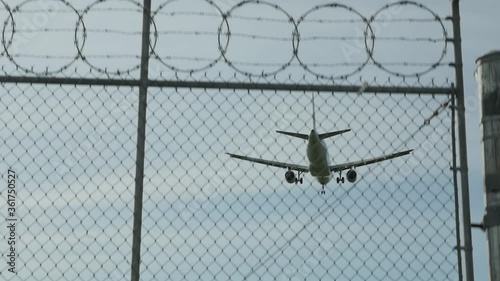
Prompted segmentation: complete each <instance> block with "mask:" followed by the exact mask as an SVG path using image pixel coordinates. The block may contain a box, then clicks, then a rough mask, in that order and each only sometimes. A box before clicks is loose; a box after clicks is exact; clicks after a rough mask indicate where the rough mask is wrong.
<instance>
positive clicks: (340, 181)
mask: <svg viewBox="0 0 500 281" xmlns="http://www.w3.org/2000/svg"><path fill="white" fill-rule="evenodd" d="M344 182H345V179H344V177H343V176H342V171H340V172H339V176H338V177H337V183H344Z"/></svg>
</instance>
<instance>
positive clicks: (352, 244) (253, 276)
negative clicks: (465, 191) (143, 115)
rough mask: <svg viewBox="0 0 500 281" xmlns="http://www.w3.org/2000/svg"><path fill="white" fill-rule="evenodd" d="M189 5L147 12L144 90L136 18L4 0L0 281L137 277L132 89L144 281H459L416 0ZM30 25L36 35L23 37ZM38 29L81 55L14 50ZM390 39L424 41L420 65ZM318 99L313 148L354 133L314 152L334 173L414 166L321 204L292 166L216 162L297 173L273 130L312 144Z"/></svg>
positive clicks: (310, 180) (329, 193) (134, 5)
mask: <svg viewBox="0 0 500 281" xmlns="http://www.w3.org/2000/svg"><path fill="white" fill-rule="evenodd" d="M188 2H193V3H194V2H199V3H198V4H200V5H199V6H193V5H185V4H183V3H185V2H182V1H166V2H164V3H156V6H153V7H152V11H151V16H152V17H151V20H152V23H151V25H150V28H151V36H150V37H149V39H144V38H143V39H142V40H150V42H149V44H147V45H149V46H150V50H149V51H150V55H151V58H150V68H149V71H150V74H149V77H150V78H149V79H150V80H147V81H144V80H138V79H139V69H140V66H141V56H140V48H137V49H134V48H136V47H139V46H140V42H141V35H142V32H141V31H140V28H139V27H140V26H141V22H140V21H141V20H142V9H143V6H142V3H140V2H137V1H128V0H127V1H111V0H109V1H96V2H88V3H87V2H85V1H82V2H78V4H76V3H70V2H67V1H61V0H58V1H55V0H54V1H25V2H19V3H18V4H15V5H14V4H11V3H10V2H9V4H7V3H6V2H4V1H2V4H3V6H4V7H5V9H4V10H2V12H3V13H2V14H1V16H2V17H3V18H2V19H3V22H4V28H3V41H2V42H3V45H4V47H5V48H4V49H5V51H4V52H3V53H2V57H1V60H2V61H3V62H5V63H4V65H3V66H2V70H3V72H4V75H3V77H0V79H1V81H2V84H1V87H0V91H1V102H0V116H1V120H2V123H3V126H2V128H0V141H1V142H0V143H2V149H1V151H0V155H1V157H2V162H1V164H0V171H4V172H5V174H7V171H8V170H12V171H14V172H15V173H16V175H17V180H16V185H15V190H16V195H15V215H14V216H10V217H9V213H8V212H7V208H8V207H9V206H11V205H9V203H8V197H7V191H8V190H9V189H13V188H10V185H9V188H7V189H2V190H5V192H2V194H5V195H4V196H3V197H5V198H2V203H1V205H0V206H2V209H1V211H0V212H2V216H6V218H7V219H9V218H10V219H12V218H13V219H15V220H14V221H15V225H16V228H15V231H14V233H15V235H14V240H15V251H14V252H15V253H16V258H15V273H12V272H9V268H11V265H9V264H8V263H7V262H8V261H9V258H8V257H7V255H4V256H5V257H6V262H2V263H0V271H1V272H2V273H1V274H2V276H4V277H8V278H11V280H12V278H14V279H13V280H47V279H50V280H116V281H117V280H129V279H130V275H131V273H132V272H131V265H132V256H133V250H132V244H133V241H132V240H133V233H136V232H134V231H133V229H134V203H137V202H135V200H136V198H134V195H136V194H135V191H134V188H135V187H136V185H137V182H136V168H137V161H139V159H137V156H140V155H139V154H140V153H139V154H136V153H137V149H138V147H137V146H138V144H137V138H138V129H140V128H139V127H140V124H141V120H140V118H139V123H138V108H140V106H139V105H140V103H141V102H143V101H141V100H140V95H139V92H140V89H141V88H142V89H143V90H144V89H147V119H146V123H145V125H146V134H145V154H144V178H143V186H144V187H143V200H142V201H141V202H140V203H141V204H140V206H141V209H142V222H141V225H139V228H140V229H142V234H141V236H140V241H141V242H140V246H141V251H140V276H141V280H368V279H369V280H373V279H374V280H386V279H389V280H457V279H460V278H461V272H460V264H461V261H460V255H459V252H457V251H456V246H457V243H460V242H459V240H458V242H457V236H458V235H459V234H460V231H459V230H458V229H457V221H458V218H457V213H456V210H457V209H456V208H457V204H456V196H457V192H456V182H455V181H454V179H453V172H454V171H453V169H450V168H451V167H452V162H453V160H454V159H453V155H454V152H453V147H452V143H453V139H452V137H453V126H452V122H454V120H453V116H454V114H453V113H454V107H453V106H451V105H452V102H454V101H453V98H452V93H453V91H454V90H453V85H452V84H451V82H450V81H449V79H448V78H447V77H448V76H450V73H449V69H448V68H447V67H448V64H449V62H448V61H449V60H451V59H450V57H449V54H448V53H447V44H448V40H447V31H446V30H447V24H446V19H445V18H444V17H440V16H439V13H438V12H434V9H432V10H431V9H429V8H427V7H425V6H422V5H421V4H419V3H415V2H409V1H403V2H398V3H395V4H394V3H393V4H389V5H386V6H381V5H378V6H376V7H375V6H374V7H371V6H370V7H366V9H369V10H363V9H362V8H360V9H359V10H357V9H354V8H352V7H350V6H346V5H343V4H338V3H327V2H321V3H318V4H316V5H311V4H309V5H307V6H304V4H299V3H290V4H286V5H285V4H280V5H278V4H277V2H269V3H268V2H264V1H243V2H238V3H236V2H235V3H228V2H229V1H188ZM40 3H43V4H44V5H45V6H43V7H42V8H40V6H39V5H40ZM354 4H355V3H354ZM354 4H353V6H354ZM9 5H10V6H9ZM37 5H38V6H37ZM79 5H80V6H79ZM172 6H174V7H172ZM195 7H196V8H195ZM200 7H201V8H200ZM37 9H38V10H41V11H45V12H46V13H45V15H47V19H48V21H47V24H46V25H38V26H37V27H36V28H32V27H31V26H29V25H26V24H25V25H24V26H23V24H22V22H23V21H22V19H24V17H28V18H30V17H31V15H37V13H38V12H37ZM374 10H375V11H376V12H375V13H373V11H374ZM437 10H439V7H437ZM369 11H371V12H369ZM52 15H54V16H52ZM103 15H104V17H108V18H114V19H117V22H113V21H111V22H112V23H108V22H106V21H103V20H102V18H103ZM124 15H128V16H127V18H126V20H125V21H123V20H124V18H123V17H120V16H124ZM58 16H61V18H60V19H58V20H54V18H56V17H58ZM34 18H35V16H33V19H34ZM179 18H181V19H179ZM186 18H187V19H186ZM199 19H201V20H199ZM52 20H54V21H56V22H55V26H56V27H54V26H53V25H52V23H51V21H52ZM93 20H94V21H93ZM61 21H62V22H64V21H67V22H69V23H72V24H68V25H62V23H61ZM124 22H126V23H127V24H123V23H124ZM20 23H21V24H20ZM182 24H185V25H182ZM412 24H423V26H419V27H417V28H416V29H414V30H415V32H412V33H411V34H403V35H401V36H399V35H398V34H397V32H398V31H401V30H404V28H408V27H407V26H406V25H412ZM108 25H110V26H108ZM269 25H270V26H269ZM346 25H348V26H349V27H346ZM402 25H403V27H401V26H402ZM332 26H334V27H335V28H336V29H335V31H332V32H331V33H330V31H329V30H330V28H331V27H332ZM430 26H432V27H433V28H430ZM203 27H207V28H205V29H204V28H203ZM350 31H352V32H350ZM37 32H38V33H40V34H42V35H41V36H54V38H55V39H57V40H61V38H60V37H61V36H63V37H64V35H68V34H69V35H71V34H73V35H74V36H73V37H71V36H70V37H71V40H70V41H69V42H70V43H69V44H70V45H71V44H74V47H67V46H66V47H60V46H55V45H50V44H49V45H48V46H49V47H50V46H52V47H53V48H54V49H51V48H45V47H47V46H45V45H44V47H42V48H40V49H41V50H42V51H41V53H33V52H31V51H33V50H34V49H30V51H27V50H28V49H29V48H33V45H29V44H28V43H22V42H24V41H22V40H21V41H19V40H20V39H16V36H17V38H24V39H28V41H30V40H37V37H36V36H35V37H36V38H30V37H29V36H30V35H29V34H34V33H37ZM267 32H269V33H267ZM384 32H385V33H388V34H390V36H389V35H384ZM350 33H354V34H355V35H354V36H352V35H349V34H350ZM406 33H409V32H407V31H406ZM410 35H412V36H410ZM435 35H436V36H438V37H436V36H435ZM439 36H440V37H439ZM122 37H123V38H126V40H129V41H118V40H117V42H112V41H114V40H115V39H116V38H122ZM9 38H10V39H9ZM123 38H122V39H123ZM131 38H133V39H131ZM45 39H46V38H45ZM92 40H94V41H92ZM377 40H378V41H377ZM54 41H56V40H54ZM30 42H31V41H30ZM57 42H59V41H57ZM61 42H62V41H61ZM92 42H93V43H92ZM96 42H98V43H99V44H97V43H96ZM128 42H132V43H133V46H131V47H130V46H129V44H128ZM172 42H175V44H172ZM360 42H361V45H360ZM388 42H389V43H390V42H396V43H398V44H400V46H399V47H400V48H402V50H406V48H409V47H408V46H410V45H411V44H416V45H413V46H412V47H411V48H413V50H414V51H415V54H414V57H409V55H408V54H403V53H404V52H403V53H401V54H399V53H398V54H396V53H393V52H391V51H390V50H387V49H386V48H385V47H380V46H384V44H387V43H388ZM146 43H148V42H146ZM92 44H95V45H92ZM108 44H109V45H108ZM170 44H172V46H171V45H170ZM248 44H254V45H251V46H246V45H248ZM421 44H424V45H426V44H427V45H426V48H427V49H425V51H422V52H421V53H419V54H416V53H417V51H420V50H421V48H423V47H422V45H421ZM124 46H126V47H124ZM432 46H434V47H435V46H437V49H434V50H437V52H436V53H435V55H437V57H436V58H435V60H429V57H432V56H429V52H430V51H429V50H431V49H432V48H431V47H432ZM333 47H335V48H338V50H340V52H342V50H344V51H345V52H344V53H342V55H341V56H339V57H340V59H339V60H336V58H337V57H332V56H331V52H330V49H329V48H333ZM26 48H27V49H26ZM113 48H114V49H113ZM120 48H123V50H124V51H123V52H121V49H120ZM35 49H36V48H35ZM59 49H61V50H64V52H60V51H58V50H59ZM71 50H75V54H73V55H72V54H66V53H65V52H70V51H71ZM115 50H117V51H116V52H115ZM263 50H265V51H263ZM285 50H286V52H285ZM36 51H38V49H36ZM50 52H55V54H52V53H51V54H47V53H50ZM184 52H185V53H184ZM163 53H165V55H164V54H163ZM44 54H45V55H44ZM315 54H316V55H315ZM392 55H393V56H392ZM420 56H422V57H426V59H427V60H420V58H421V57H420ZM290 57H291V59H290ZM332 58H333V59H332ZM330 59H332V60H330ZM384 59H389V60H388V61H384ZM65 60H69V61H70V62H64V63H60V62H61V61H65ZM30 64H32V65H33V66H30ZM379 72H382V73H384V75H383V76H382V77H380V76H379V75H378V74H376V73H379ZM429 73H430V74H429ZM431 74H434V76H431ZM422 75H427V76H431V77H430V78H428V79H425V78H423V77H422ZM368 77H370V78H368ZM424 77H425V76H424ZM312 95H314V98H315V119H316V126H317V131H318V132H319V133H323V132H331V131H336V130H342V129H351V131H350V132H347V133H345V134H342V135H338V136H335V137H333V138H328V139H325V140H324V141H325V143H326V145H327V147H328V148H329V153H330V159H329V160H330V162H331V164H332V165H333V164H340V163H345V162H351V161H356V160H361V159H367V158H373V157H378V156H381V155H387V154H391V153H394V152H399V151H405V150H409V149H413V153H412V154H411V155H406V156H403V157H399V158H395V159H391V160H387V161H383V162H380V163H375V164H372V165H368V166H363V167H359V168H356V172H357V173H358V178H357V180H356V181H355V182H354V183H348V182H347V181H346V183H343V184H337V183H336V181H335V180H332V181H331V182H330V183H329V184H328V185H327V186H326V188H325V190H326V194H320V191H321V184H319V183H318V182H317V181H316V180H315V179H314V177H312V176H311V175H309V174H307V173H306V174H304V182H303V184H288V183H287V182H286V180H285V172H286V169H280V168H278V167H270V166H266V165H261V164H258V163H251V162H247V161H241V160H238V159H235V158H231V157H230V156H229V155H228V154H227V153H236V154H240V155H246V156H249V157H255V158H262V159H266V160H271V161H279V162H286V163H292V164H297V165H308V160H307V157H306V146H307V141H305V140H301V139H298V138H291V137H288V136H284V135H281V134H278V133H276V131H289V132H300V133H304V134H308V133H309V132H310V131H311V129H312V128H313V117H312V114H313V103H312V102H311V96H312ZM140 137H141V136H140V134H139V138H140ZM336 176H337V175H335V177H336ZM139 180H140V179H139ZM5 185H6V184H5ZM4 202H5V203H7V204H5V203H4ZM11 202H12V201H11ZM136 206H137V205H136ZM6 222H7V223H10V221H8V220H6ZM3 229H4V231H5V233H7V231H8V230H6V229H7V228H3ZM6 235H11V234H9V233H7V234H6ZM7 243H8V240H7V241H6V242H2V245H1V246H0V247H1V248H2V249H4V247H5V249H9V250H10V248H8V246H10V244H7ZM7 251H8V250H7ZM132 271H133V269H132Z"/></svg>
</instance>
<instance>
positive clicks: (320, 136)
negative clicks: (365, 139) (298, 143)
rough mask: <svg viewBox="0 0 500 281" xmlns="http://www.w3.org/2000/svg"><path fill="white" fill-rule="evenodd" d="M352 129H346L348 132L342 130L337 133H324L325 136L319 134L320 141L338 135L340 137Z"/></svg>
mask: <svg viewBox="0 0 500 281" xmlns="http://www.w3.org/2000/svg"><path fill="white" fill-rule="evenodd" d="M350 130H351V129H346V130H340V131H335V132H329V133H324V134H319V135H318V137H319V139H320V140H324V139H327V138H329V137H333V136H336V135H340V134H343V133H346V132H349V131H350Z"/></svg>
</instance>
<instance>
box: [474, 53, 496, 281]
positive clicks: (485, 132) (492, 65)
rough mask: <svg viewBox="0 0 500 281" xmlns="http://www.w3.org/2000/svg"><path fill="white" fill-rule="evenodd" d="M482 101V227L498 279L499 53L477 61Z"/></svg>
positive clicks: (493, 274) (492, 274)
mask: <svg viewBox="0 0 500 281" xmlns="http://www.w3.org/2000/svg"><path fill="white" fill-rule="evenodd" d="M476 64H477V72H476V75H477V76H476V79H477V83H478V85H479V97H480V100H481V111H480V112H481V114H480V117H481V134H482V137H481V142H482V149H483V167H484V171H483V175H484V193H485V204H486V206H485V207H486V213H485V215H484V218H483V224H482V225H481V226H482V228H483V230H484V231H485V232H486V235H487V236H486V237H487V239H488V257H489V266H490V280H491V281H498V280H500V239H499V237H500V105H499V103H500V101H499V99H500V72H499V70H500V51H493V52H490V53H488V54H485V55H484V56H481V57H480V58H478V59H477V61H476Z"/></svg>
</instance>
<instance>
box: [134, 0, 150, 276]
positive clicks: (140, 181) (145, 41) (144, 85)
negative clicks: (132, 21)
mask: <svg viewBox="0 0 500 281" xmlns="http://www.w3.org/2000/svg"><path fill="white" fill-rule="evenodd" d="M143 5H144V7H143V19H142V53H141V77H140V81H141V83H140V84H141V85H140V86H139V113H138V116H139V117H138V124H137V156H136V168H135V194H134V226H133V230H132V235H133V237H132V264H131V280H132V281H139V276H140V266H141V229H142V196H143V185H144V157H145V153H144V151H145V143H146V110H147V97H148V96H147V95H148V80H149V77H148V76H149V75H148V68H149V35H150V25H151V0H144V4H143Z"/></svg>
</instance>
